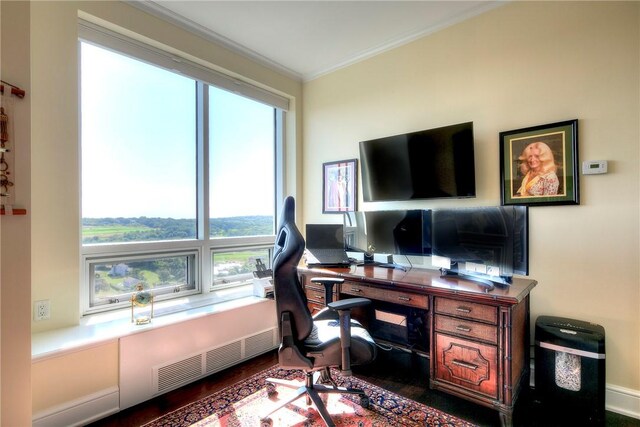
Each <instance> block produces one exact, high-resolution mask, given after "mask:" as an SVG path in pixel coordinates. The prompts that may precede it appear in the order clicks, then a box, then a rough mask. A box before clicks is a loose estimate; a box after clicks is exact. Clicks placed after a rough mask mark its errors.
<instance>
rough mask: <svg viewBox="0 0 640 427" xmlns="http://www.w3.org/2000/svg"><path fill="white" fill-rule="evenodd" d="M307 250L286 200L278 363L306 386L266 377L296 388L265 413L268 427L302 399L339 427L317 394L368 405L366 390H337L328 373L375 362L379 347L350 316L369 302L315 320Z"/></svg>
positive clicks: (280, 242)
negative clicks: (303, 266)
mask: <svg viewBox="0 0 640 427" xmlns="http://www.w3.org/2000/svg"><path fill="white" fill-rule="evenodd" d="M304 246H305V243H304V239H303V238H302V235H301V234H300V231H298V228H297V227H296V225H295V201H294V199H293V198H292V197H287V199H286V200H285V202H284V207H283V209H282V217H281V219H280V224H279V227H278V234H277V236H276V242H275V245H274V253H273V264H272V268H273V283H274V292H275V299H276V308H277V312H278V324H279V328H280V337H281V342H280V348H279V349H278V363H279V366H280V367H281V368H284V369H301V370H303V371H304V373H305V384H304V385H303V386H300V384H299V383H298V382H293V381H287V380H281V379H277V378H268V379H267V382H268V383H271V384H273V385H275V384H279V385H283V386H286V387H289V388H296V389H297V392H296V393H294V394H293V396H291V397H290V398H288V399H285V401H283V402H281V403H280V405H278V406H277V407H275V408H272V409H271V410H270V411H269V412H268V413H266V414H264V415H263V416H262V417H261V421H262V425H263V426H264V425H270V422H271V420H270V419H269V418H268V416H269V415H271V414H272V413H274V412H276V411H277V410H278V409H280V408H282V407H283V406H285V405H287V404H289V403H291V402H293V401H294V400H296V399H297V398H298V397H300V396H301V395H303V394H306V395H307V405H310V404H311V402H313V404H315V406H316V409H317V410H318V413H319V414H320V416H321V417H322V419H323V420H324V422H325V423H326V424H327V426H329V427H331V426H334V425H335V424H334V423H333V421H332V420H331V417H330V415H329V412H328V411H327V408H326V407H325V405H324V403H323V402H322V400H321V398H320V395H319V393H344V394H356V395H358V396H359V397H360V404H361V405H362V406H363V407H367V406H368V404H369V400H368V397H367V396H366V394H365V393H364V391H362V390H358V389H350V388H345V387H338V386H337V384H336V383H335V381H334V380H333V379H332V378H331V372H330V368H331V367H335V368H339V369H341V372H342V373H343V374H344V375H351V366H352V365H358V364H365V363H368V362H371V361H373V360H374V359H375V357H376V344H375V342H374V341H373V339H372V338H371V336H370V335H369V333H368V332H367V330H366V329H365V328H363V327H362V325H361V324H360V323H358V322H357V321H355V320H352V319H351V312H350V310H351V309H352V308H354V307H360V306H363V305H366V304H368V303H369V302H370V301H369V300H368V299H366V298H350V299H346V300H340V301H335V302H331V303H330V304H328V307H326V308H325V309H323V310H322V311H320V312H319V313H318V314H316V315H315V316H313V317H312V316H311V313H310V311H309V309H308V307H307V298H306V296H305V294H304V291H303V289H302V287H301V285H300V280H299V278H298V271H297V267H298V263H299V262H300V259H301V258H302V253H303V251H304ZM318 379H321V381H320V382H322V383H320V382H318ZM327 383H328V384H327Z"/></svg>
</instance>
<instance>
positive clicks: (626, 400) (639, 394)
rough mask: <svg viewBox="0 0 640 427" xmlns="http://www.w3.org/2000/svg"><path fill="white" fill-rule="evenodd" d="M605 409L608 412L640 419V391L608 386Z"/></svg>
mask: <svg viewBox="0 0 640 427" xmlns="http://www.w3.org/2000/svg"><path fill="white" fill-rule="evenodd" d="M605 408H606V410H607V411H611V412H615V413H617V414H622V415H626V416H627V417H631V418H637V419H640V391H638V390H632V389H629V388H624V387H619V386H617V385H612V384H607V389H606V392H605Z"/></svg>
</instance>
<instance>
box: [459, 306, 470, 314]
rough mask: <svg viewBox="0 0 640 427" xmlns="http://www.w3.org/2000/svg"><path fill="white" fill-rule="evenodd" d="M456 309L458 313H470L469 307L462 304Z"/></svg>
mask: <svg viewBox="0 0 640 427" xmlns="http://www.w3.org/2000/svg"><path fill="white" fill-rule="evenodd" d="M456 311H459V312H460V313H471V309H470V308H469V307H465V306H462V305H461V306H459V307H457V308H456Z"/></svg>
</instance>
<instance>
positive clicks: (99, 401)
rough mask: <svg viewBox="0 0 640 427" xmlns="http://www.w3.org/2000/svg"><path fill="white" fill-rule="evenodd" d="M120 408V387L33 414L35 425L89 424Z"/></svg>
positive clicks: (63, 426) (40, 426) (42, 426)
mask: <svg viewBox="0 0 640 427" xmlns="http://www.w3.org/2000/svg"><path fill="white" fill-rule="evenodd" d="M119 410H120V391H119V389H118V387H110V388H108V389H105V390H101V391H99V392H96V393H93V394H91V395H89V396H84V397H82V398H80V399H75V400H72V401H69V402H65V403H63V404H61V405H56V406H54V407H51V408H48V409H46V410H44V411H40V412H38V413H36V414H33V424H32V426H33V427H58V426H60V427H66V426H69V427H72V426H82V425H86V424H89V423H91V422H93V421H96V420H99V419H101V418H104V417H107V416H109V415H111V414H115V413H116V412H118V411H119Z"/></svg>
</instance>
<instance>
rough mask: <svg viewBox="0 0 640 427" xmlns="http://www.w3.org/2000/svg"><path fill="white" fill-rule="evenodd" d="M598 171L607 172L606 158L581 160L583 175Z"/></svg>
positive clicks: (597, 172)
mask: <svg viewBox="0 0 640 427" xmlns="http://www.w3.org/2000/svg"><path fill="white" fill-rule="evenodd" d="M599 173H607V161H606V160H585V161H584V162H582V174H583V175H595V174H599Z"/></svg>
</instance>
